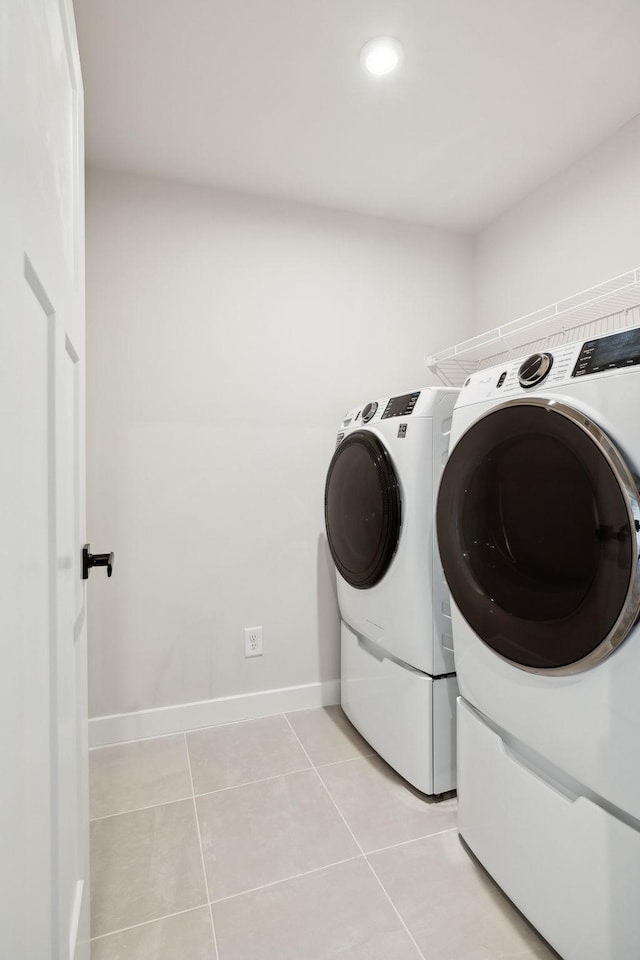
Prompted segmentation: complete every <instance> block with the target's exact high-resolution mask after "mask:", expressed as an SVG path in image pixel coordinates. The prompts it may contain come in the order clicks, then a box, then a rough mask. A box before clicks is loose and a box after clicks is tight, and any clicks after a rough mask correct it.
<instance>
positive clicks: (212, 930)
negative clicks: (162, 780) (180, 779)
mask: <svg viewBox="0 0 640 960" xmlns="http://www.w3.org/2000/svg"><path fill="white" fill-rule="evenodd" d="M183 737H184V747H185V750H186V751H187V764H188V766H189V779H190V780H191V791H192V794H193V795H192V798H191V799H192V800H193V810H194V813H195V816H196V829H197V831H198V843H199V844H200V860H201V863H202V873H203V874H204V889H205V891H206V894H207V905H208V907H209V919H210V921H211V935H212V936H213V949H214V950H215V954H216V960H220V953H219V952H218V940H217V938H216V928H215V924H214V922H213V909H212V907H211V898H210V896H209V882H208V880H207V868H206V866H205V862H204V848H203V846H202V834H201V833H200V820H199V819H198V804H197V803H196V790H195V787H194V785H193V773H192V770H191V757H190V756H189V743H188V741H187V734H186V732H185V733H184V734H183Z"/></svg>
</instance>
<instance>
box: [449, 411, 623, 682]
mask: <svg viewBox="0 0 640 960" xmlns="http://www.w3.org/2000/svg"><path fill="white" fill-rule="evenodd" d="M517 406H529V407H532V406H533V407H542V408H543V409H547V410H549V411H550V412H553V413H557V414H559V415H560V416H563V417H565V419H567V420H569V421H570V422H571V423H573V424H574V425H575V426H577V427H579V428H580V429H581V430H582V431H583V432H584V433H586V434H587V436H588V437H589V438H590V439H591V440H592V441H593V443H595V445H596V447H597V448H598V450H599V452H600V453H601V454H602V456H603V457H604V459H605V460H606V462H607V463H608V465H609V467H610V468H611V472H612V473H613V476H614V478H615V479H616V481H617V483H618V486H619V487H620V492H621V493H622V496H623V499H624V502H625V506H626V509H627V516H628V520H629V529H630V531H631V533H632V537H635V544H636V549H635V556H636V563H635V570H634V571H633V573H632V575H631V577H630V578H629V587H628V589H627V593H626V596H625V599H624V602H623V604H622V608H621V610H620V613H619V615H618V619H617V620H616V622H615V623H614V625H613V627H612V628H611V630H610V631H609V633H608V634H607V636H606V637H604V639H603V640H601V641H600V643H599V644H598V646H597V647H595V648H594V649H593V650H592V651H591V653H589V654H587V656H586V657H582V658H581V659H580V660H575V661H574V662H573V663H567V664H565V665H564V666H561V667H544V668H543V667H531V666H527V665H526V664H524V663H516V661H515V660H510V659H509V658H508V657H503V656H502V654H500V653H498V652H497V650H494V648H493V647H490V649H491V650H492V652H493V653H494V654H495V655H496V656H498V657H500V659H501V660H504V661H505V663H509V664H511V666H513V667H517V668H518V669H519V670H524V671H526V672H527V673H536V674H540V675H542V676H549V677H566V676H571V675H573V674H576V673H582V671H584V670H588V669H589V668H590V667H593V666H595V665H596V664H598V663H601V662H602V661H603V660H605V659H606V658H607V657H608V656H609V655H610V654H611V653H613V651H614V650H616V649H617V647H619V646H620V644H621V643H622V641H623V640H624V639H625V637H626V636H627V634H628V633H629V631H630V630H631V628H632V627H633V625H634V624H635V623H636V621H637V620H638V616H639V615H640V493H639V492H638V487H637V486H636V483H635V480H634V478H633V475H632V473H631V471H630V470H629V467H628V466H627V462H626V460H625V459H624V457H623V456H622V454H620V453H619V451H618V449H617V447H616V446H615V445H614V444H613V443H612V441H611V440H610V439H609V437H608V436H607V434H606V433H605V432H604V431H603V430H601V429H600V427H599V426H598V425H597V423H594V422H593V420H590V419H589V417H587V416H586V415H585V414H583V413H580V411H579V410H576V409H575V407H571V406H569V405H568V404H566V403H563V402H562V401H561V400H554V399H551V398H546V397H516V398H514V399H513V400H506V401H505V402H504V403H501V404H499V405H498V406H496V407H492V408H491V410H488V411H487V412H486V413H485V414H483V416H481V417H479V418H478V419H477V420H475V421H474V422H473V424H472V425H471V426H470V427H469V428H468V429H467V430H465V433H464V434H463V436H464V435H466V434H467V433H469V432H470V431H471V430H473V429H474V427H475V426H476V424H478V423H480V422H481V421H482V420H484V419H485V418H486V417H490V416H491V415H492V414H493V413H496V412H497V411H498V410H505V409H507V408H513V407H517ZM459 439H462V437H460V438H459ZM480 639H482V638H480ZM482 642H483V643H484V641H482ZM454 645H455V640H454ZM487 646H489V645H488V644H487Z"/></svg>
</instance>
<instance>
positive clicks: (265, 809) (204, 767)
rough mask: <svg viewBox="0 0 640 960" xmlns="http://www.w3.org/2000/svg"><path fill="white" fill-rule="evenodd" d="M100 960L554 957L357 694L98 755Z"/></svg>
mask: <svg viewBox="0 0 640 960" xmlns="http://www.w3.org/2000/svg"><path fill="white" fill-rule="evenodd" d="M90 772H91V816H92V818H93V819H92V821H91V885H92V887H91V889H92V935H93V938H94V939H93V940H92V951H91V956H92V960H329V958H338V957H339V958H340V960H420V958H422V960H534V958H535V960H551V958H553V957H555V956H556V955H555V954H554V953H553V952H552V951H551V950H550V949H549V948H548V947H547V946H546V945H545V943H544V942H543V941H542V940H541V939H540V938H539V937H538V936H537V934H536V933H535V932H534V931H533V930H532V929H531V927H529V926H528V924H527V923H526V922H525V921H524V920H523V919H522V917H521V916H520V915H519V914H518V913H517V911H516V910H515V909H514V908H513V907H512V906H511V904H510V903H509V901H508V900H507V899H506V898H505V897H504V896H503V895H502V893H501V892H500V891H499V890H498V888H497V887H496V886H495V885H494V884H493V883H492V881H491V880H490V879H489V878H488V877H487V875H486V874H485V873H484V871H483V870H482V869H481V868H480V867H479V866H478V865H477V864H476V863H475V861H474V860H473V859H472V858H471V857H470V856H469V854H468V853H467V852H466V850H465V849H464V847H463V846H462V844H461V842H460V839H459V837H458V833H457V830H456V801H455V798H450V799H446V800H442V801H440V802H435V801H430V800H428V799H426V798H425V797H423V796H422V795H421V794H419V793H417V792H416V791H414V790H413V789H411V788H410V787H409V786H407V784H406V783H405V782H404V781H403V780H401V779H400V778H399V777H398V776H397V775H396V774H395V773H394V772H393V771H392V770H391V768H390V767H388V766H387V764H385V763H384V762H383V761H382V760H380V758H379V757H377V756H376V755H374V754H373V753H372V751H371V748H370V747H369V745H368V744H367V743H366V742H365V741H364V740H363V739H362V738H361V737H360V736H359V734H358V733H357V732H356V731H355V730H354V728H353V727H352V726H351V725H350V723H349V721H348V720H347V719H346V717H345V715H344V714H343V712H342V710H341V709H340V707H328V708H325V709H321V710H304V711H300V712H297V713H290V714H287V715H281V716H276V717H268V718H266V719H262V720H249V721H246V722H243V723H234V724H228V725H225V726H219V727H212V728H210V729H208V730H198V731H194V732H192V733H187V734H184V735H183V734H179V735H173V736H168V737H159V738H157V739H154V740H141V741H138V742H136V743H126V744H118V745H116V746H112V747H101V748H99V749H95V750H92V751H91V754H90Z"/></svg>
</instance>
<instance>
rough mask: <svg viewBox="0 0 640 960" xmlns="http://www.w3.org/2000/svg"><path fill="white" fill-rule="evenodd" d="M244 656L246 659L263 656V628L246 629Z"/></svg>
mask: <svg viewBox="0 0 640 960" xmlns="http://www.w3.org/2000/svg"><path fill="white" fill-rule="evenodd" d="M244 655H245V657H261V656H262V627H245V628H244Z"/></svg>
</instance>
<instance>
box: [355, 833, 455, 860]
mask: <svg viewBox="0 0 640 960" xmlns="http://www.w3.org/2000/svg"><path fill="white" fill-rule="evenodd" d="M457 832H458V828H457V827H447V828H446V830H436V831H435V833H424V834H423V835H422V836H421V837H412V838H411V839H410V840H400V841H399V842H398V843H390V844H388V845H387V846H386V847H376V849H375V850H368V851H367V853H366V854H365V856H366V857H370V856H371V855H372V854H374V853H385V852H386V851H387V850H395V849H396V847H406V846H407V844H409V843H419V842H420V841H421V840H431V838H432V837H441V836H442V835H443V834H444V833H457Z"/></svg>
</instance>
